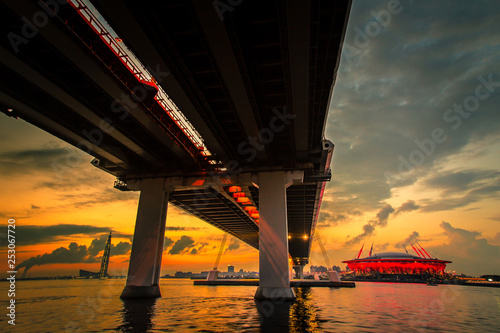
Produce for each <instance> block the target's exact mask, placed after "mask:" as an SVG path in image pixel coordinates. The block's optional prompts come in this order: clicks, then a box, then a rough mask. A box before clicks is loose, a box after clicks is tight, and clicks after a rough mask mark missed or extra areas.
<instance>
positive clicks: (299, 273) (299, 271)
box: [293, 265, 304, 280]
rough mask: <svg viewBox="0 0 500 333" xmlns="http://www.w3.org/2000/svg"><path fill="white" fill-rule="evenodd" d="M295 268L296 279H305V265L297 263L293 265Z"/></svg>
mask: <svg viewBox="0 0 500 333" xmlns="http://www.w3.org/2000/svg"><path fill="white" fill-rule="evenodd" d="M293 270H294V271H295V278H296V279H300V280H302V279H304V265H295V266H293Z"/></svg>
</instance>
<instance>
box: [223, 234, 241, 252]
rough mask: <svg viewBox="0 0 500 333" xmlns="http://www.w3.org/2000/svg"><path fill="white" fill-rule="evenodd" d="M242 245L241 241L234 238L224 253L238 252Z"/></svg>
mask: <svg viewBox="0 0 500 333" xmlns="http://www.w3.org/2000/svg"><path fill="white" fill-rule="evenodd" d="M240 243H241V242H240V240H239V239H237V238H234V237H232V238H231V241H230V242H229V246H228V247H227V249H226V251H224V253H226V252H228V251H236V250H238V249H239V248H240Z"/></svg>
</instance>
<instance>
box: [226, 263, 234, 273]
mask: <svg viewBox="0 0 500 333" xmlns="http://www.w3.org/2000/svg"><path fill="white" fill-rule="evenodd" d="M227 272H228V273H234V266H233V265H227Z"/></svg>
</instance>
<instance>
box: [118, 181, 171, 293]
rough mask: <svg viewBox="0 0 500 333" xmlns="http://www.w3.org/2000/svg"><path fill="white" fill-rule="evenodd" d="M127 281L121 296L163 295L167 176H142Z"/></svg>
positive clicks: (167, 193)
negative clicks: (162, 270) (162, 278)
mask: <svg viewBox="0 0 500 333" xmlns="http://www.w3.org/2000/svg"><path fill="white" fill-rule="evenodd" d="M140 190H141V196H140V198H139V208H138V209H137V220H136V223H135V231H134V241H133V243H132V253H131V255H130V263H129V268H128V276H127V284H126V286H125V288H124V289H123V292H122V294H121V296H120V297H122V298H146V297H161V294H160V287H159V285H158V282H159V279H160V270H161V259H162V254H163V241H164V238H165V223H166V219H167V207H168V195H169V193H170V192H171V190H170V189H169V190H167V191H166V190H165V179H164V178H154V179H143V180H142V181H141V183H140Z"/></svg>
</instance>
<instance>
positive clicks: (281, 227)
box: [255, 171, 295, 300]
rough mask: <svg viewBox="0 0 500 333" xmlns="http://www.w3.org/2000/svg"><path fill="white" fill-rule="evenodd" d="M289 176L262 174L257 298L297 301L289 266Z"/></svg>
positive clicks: (279, 172) (272, 173)
mask: <svg viewBox="0 0 500 333" xmlns="http://www.w3.org/2000/svg"><path fill="white" fill-rule="evenodd" d="M286 187H287V175H286V173H285V172H284V171H275V172H261V173H259V214H260V223H259V288H258V289H257V292H256V293H255V299H258V300H259V299H279V300H289V299H295V293H294V292H293V289H292V288H290V270H289V265H288V224H287V206H286Z"/></svg>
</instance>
